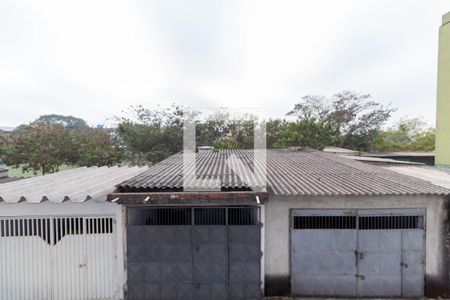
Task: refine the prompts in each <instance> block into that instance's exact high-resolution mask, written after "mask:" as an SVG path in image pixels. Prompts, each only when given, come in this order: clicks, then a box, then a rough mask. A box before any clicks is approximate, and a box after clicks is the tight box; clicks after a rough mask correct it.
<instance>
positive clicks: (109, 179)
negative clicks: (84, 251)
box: [0, 167, 148, 203]
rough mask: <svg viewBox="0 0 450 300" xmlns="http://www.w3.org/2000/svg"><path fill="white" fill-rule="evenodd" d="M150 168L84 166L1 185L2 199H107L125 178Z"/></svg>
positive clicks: (36, 201) (31, 200) (54, 200)
mask: <svg viewBox="0 0 450 300" xmlns="http://www.w3.org/2000/svg"><path fill="white" fill-rule="evenodd" d="M146 170H148V167H143V168H139V167H90V168H87V167H82V168H76V169H72V170H68V171H62V172H58V173H53V174H48V175H44V176H37V177H30V178H26V179H23V180H19V181H14V182H9V183H3V184H1V185H0V201H5V202H7V203H17V202H20V201H27V202H29V203H39V202H41V201H45V200H48V201H51V202H56V203H59V202H63V201H66V200H70V201H72V202H84V201H86V200H90V199H92V200H95V201H105V200H106V196H107V194H109V193H111V192H113V191H114V189H115V185H116V184H118V183H120V182H122V181H123V180H125V179H127V178H130V177H133V176H136V175H138V174H140V173H142V172H144V171H146Z"/></svg>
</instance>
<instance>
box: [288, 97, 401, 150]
mask: <svg viewBox="0 0 450 300" xmlns="http://www.w3.org/2000/svg"><path fill="white" fill-rule="evenodd" d="M371 99H372V98H371V96H370V95H368V94H358V93H355V92H352V91H342V92H340V93H337V94H335V95H333V96H331V97H329V98H327V97H325V96H312V95H308V96H304V97H303V98H302V99H301V101H300V102H299V103H297V104H296V105H295V106H294V109H293V110H292V111H290V112H289V113H288V115H291V116H297V117H298V118H299V119H300V120H302V119H310V118H314V119H315V120H317V121H318V122H321V123H323V124H328V126H330V128H331V133H332V135H333V144H334V145H336V146H340V147H346V148H350V149H358V150H368V149H369V148H370V145H371V144H372V143H373V141H374V138H375V136H376V135H377V133H378V132H379V131H380V130H381V128H382V126H383V125H384V124H385V123H386V121H387V120H388V119H389V118H390V117H391V114H392V113H393V112H394V111H395V109H394V108H392V107H390V106H389V105H388V106H386V105H382V104H380V103H378V102H376V101H373V100H371Z"/></svg>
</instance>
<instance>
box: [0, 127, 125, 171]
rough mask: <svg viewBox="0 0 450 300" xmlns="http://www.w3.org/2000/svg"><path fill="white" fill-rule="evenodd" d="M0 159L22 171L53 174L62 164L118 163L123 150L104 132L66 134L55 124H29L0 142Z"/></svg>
mask: <svg viewBox="0 0 450 300" xmlns="http://www.w3.org/2000/svg"><path fill="white" fill-rule="evenodd" d="M0 157H1V160H2V161H3V162H4V163H6V164H7V165H9V166H14V167H16V168H19V167H20V168H22V170H23V171H25V172H27V171H33V172H35V173H37V172H38V171H40V172H42V174H47V173H53V172H57V171H58V170H59V168H60V167H61V166H62V165H72V166H105V165H114V164H118V163H120V162H121V161H122V160H123V158H124V154H123V150H122V149H121V147H120V145H119V143H118V142H117V141H116V140H115V139H114V137H113V135H111V133H110V132H109V131H107V130H104V129H90V128H89V129H88V130H77V131H70V130H69V129H68V128H66V127H64V126H62V125H59V124H43V123H31V124H30V125H27V126H25V127H23V128H22V130H20V131H16V132H14V133H13V134H12V135H10V136H9V137H8V138H7V139H3V141H0Z"/></svg>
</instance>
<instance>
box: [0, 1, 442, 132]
mask: <svg viewBox="0 0 450 300" xmlns="http://www.w3.org/2000/svg"><path fill="white" fill-rule="evenodd" d="M449 10H450V3H449V2H448V0H442V1H441V0H433V1H430V0H423V1H422V0H421V1H416V0H404V1H403V0H395V1H393V0H387V1H384V0H374V1H371V0H354V1H352V0H348V1H347V0H339V1H338V0H330V1H322V0H311V1H302V0H295V1H279V0H277V1H262V0H256V1H242V0H240V1H230V0H226V1H225V0H224V1H213V0H205V1H197V0H194V1H186V0H180V1H175V0H164V1H149V0H126V1H119V0H104V1H103V0H77V1H61V0H40V1H36V0H2V1H0V125H2V126H16V125H19V124H21V123H27V122H30V121H32V120H34V119H36V118H37V117H38V116H39V115H42V114H49V113H57V114H64V115H74V116H77V117H81V118H83V119H85V120H87V121H88V122H89V123H90V124H91V125H95V124H102V123H104V122H105V120H107V119H108V118H110V117H111V116H114V115H119V114H120V113H121V112H122V111H123V110H126V108H127V107H129V106H130V105H135V104H143V105H146V106H149V107H154V106H156V105H157V104H160V105H168V104H170V103H172V102H177V103H179V104H181V105H185V106H189V107H192V108H197V109H198V108H200V109H203V108H214V107H223V106H226V107H232V108H235V109H238V110H240V109H242V108H245V109H259V110H260V111H261V110H262V111H265V112H266V114H268V115H269V116H283V115H284V114H285V113H286V112H287V111H289V110H290V109H291V108H292V107H293V105H294V104H295V103H296V101H298V100H299V99H300V97H301V96H304V95H307V94H323V95H331V94H333V93H335V92H338V91H340V90H344V89H351V90H354V91H357V92H361V93H370V94H372V96H373V98H374V100H377V101H380V102H382V103H392V104H393V106H395V107H398V108H399V109H398V111H397V112H396V113H395V115H394V117H393V119H394V120H397V119H400V118H401V117H406V116H409V117H415V116H422V117H424V118H425V120H426V121H428V122H429V123H430V124H432V123H434V116H435V101H436V96H435V94H436V62H437V48H438V45H437V43H438V28H439V25H440V23H441V15H443V14H444V13H445V12H447V11H449Z"/></svg>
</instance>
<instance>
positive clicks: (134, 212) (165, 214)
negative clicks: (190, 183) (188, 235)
mask: <svg viewBox="0 0 450 300" xmlns="http://www.w3.org/2000/svg"><path fill="white" fill-rule="evenodd" d="M128 224H129V225H150V226H157V225H191V224H192V214H191V209H190V208H184V207H177V208H165V207H158V208H129V209H128Z"/></svg>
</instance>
